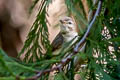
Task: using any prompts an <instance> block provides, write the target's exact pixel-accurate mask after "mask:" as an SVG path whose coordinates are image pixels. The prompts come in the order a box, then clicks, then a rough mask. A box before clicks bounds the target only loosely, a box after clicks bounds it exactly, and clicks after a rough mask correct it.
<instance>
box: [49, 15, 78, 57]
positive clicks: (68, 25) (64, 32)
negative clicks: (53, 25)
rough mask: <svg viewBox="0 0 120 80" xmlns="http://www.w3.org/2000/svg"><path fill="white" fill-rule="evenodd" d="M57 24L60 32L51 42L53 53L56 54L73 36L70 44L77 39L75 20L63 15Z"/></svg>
mask: <svg viewBox="0 0 120 80" xmlns="http://www.w3.org/2000/svg"><path fill="white" fill-rule="evenodd" d="M59 25H60V32H59V33H58V35H57V36H56V37H55V39H54V40H53V42H52V44H51V46H52V52H53V55H58V54H59V52H60V51H61V48H62V46H63V45H64V44H65V43H67V42H70V41H71V40H73V39H74V38H75V39H74V40H73V41H72V43H71V45H72V44H74V43H75V42H76V41H77V39H78V32H77V27H76V24H75V21H74V20H73V19H72V18H71V17H68V16H65V17H63V18H61V19H60V20H59Z"/></svg>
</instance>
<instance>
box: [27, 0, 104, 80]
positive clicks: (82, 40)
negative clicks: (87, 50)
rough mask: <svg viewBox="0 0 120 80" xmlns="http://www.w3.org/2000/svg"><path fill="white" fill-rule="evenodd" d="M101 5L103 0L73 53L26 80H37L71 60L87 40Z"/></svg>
mask: <svg viewBox="0 0 120 80" xmlns="http://www.w3.org/2000/svg"><path fill="white" fill-rule="evenodd" d="M101 6H102V1H101V0H100V1H99V3H98V7H97V10H96V13H95V15H94V17H93V19H92V21H91V22H90V24H89V25H88V29H87V31H86V33H85V34H84V36H83V37H82V39H81V40H80V41H79V42H78V44H77V45H76V46H75V48H74V50H73V53H72V54H70V55H68V56H67V57H66V58H64V59H62V60H61V62H60V63H59V64H58V65H57V66H56V67H54V68H51V69H46V70H43V71H36V72H37V74H36V75H35V76H33V77H31V78H27V79H26V80H37V79H38V78H40V77H41V76H42V75H43V74H46V73H49V72H52V71H55V70H60V69H61V68H62V67H63V66H64V65H65V64H66V63H68V62H69V61H70V60H71V58H72V56H73V55H75V54H77V53H78V52H79V47H80V46H81V45H82V44H83V43H84V42H85V40H86V38H87V36H88V34H89V32H90V29H91V28H92V25H93V24H94V22H95V20H96V18H97V16H98V15H99V13H100V11H101ZM81 50H82V48H81V49H80V51H81Z"/></svg>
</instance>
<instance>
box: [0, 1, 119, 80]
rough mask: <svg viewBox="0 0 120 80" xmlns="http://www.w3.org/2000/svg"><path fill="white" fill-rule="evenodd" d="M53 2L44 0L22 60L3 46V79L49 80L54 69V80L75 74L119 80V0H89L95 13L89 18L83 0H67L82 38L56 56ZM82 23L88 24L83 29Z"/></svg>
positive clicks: (0, 52)
mask: <svg viewBox="0 0 120 80" xmlns="http://www.w3.org/2000/svg"><path fill="white" fill-rule="evenodd" d="M38 1H39V0H35V2H34V3H33V6H32V8H34V6H35V5H36V3H37V2H38ZM52 1H54V0H41V4H40V9H39V13H38V15H37V17H36V20H35V22H34V24H33V26H32V27H31V29H30V32H29V34H28V36H27V40H26V41H25V43H24V47H23V49H22V50H21V52H20V54H19V56H21V55H22V54H25V58H24V60H23V61H20V60H17V59H14V58H11V57H9V56H7V55H6V53H5V52H4V51H3V50H2V49H0V80H16V79H17V80H19V79H20V80H48V79H49V78H50V77H49V76H50V72H52V71H55V74H54V78H53V79H54V80H74V76H75V75H76V74H78V75H79V76H80V78H81V79H80V80H120V54H119V53H120V31H119V30H120V6H119V5H120V0H86V1H87V4H88V6H89V12H90V11H92V13H93V14H92V15H91V16H90V17H92V18H91V19H90V20H89V21H88V20H87V18H86V13H85V10H84V8H83V5H82V2H81V0H65V4H66V6H67V8H68V13H69V14H70V15H73V16H74V17H75V19H76V21H77V22H78V24H77V25H78V26H79V29H80V30H79V31H80V32H79V35H80V38H79V40H78V41H77V42H76V43H75V44H74V45H72V47H70V46H69V45H70V43H71V42H69V43H66V44H65V45H64V46H63V48H62V51H61V52H60V54H59V55H57V56H53V55H52V50H51V49H52V48H51V45H50V41H49V40H48V36H49V33H48V28H47V20H46V14H47V12H46V7H47V6H48V5H49V4H50V3H51V2H52ZM94 1H96V4H94V3H93V2H94ZM76 6H77V7H76ZM78 7H79V8H80V10H82V13H81V11H79V9H78ZM79 22H82V24H84V25H85V28H84V30H83V29H82V28H81V24H80V23H79ZM40 41H41V42H40ZM40 43H41V44H40ZM83 43H85V44H86V46H85V49H84V51H82V52H81V51H79V50H78V48H79V47H80V46H81V45H82V44H83ZM67 47H68V48H67ZM43 48H44V50H46V54H43V52H42V51H43ZM65 48H66V49H67V50H66V49H65ZM68 52H69V53H71V54H67V53H68ZM66 54H67V55H66ZM76 56H77V57H79V58H80V59H79V63H78V64H75V63H74V60H75V58H76ZM53 65H55V67H53Z"/></svg>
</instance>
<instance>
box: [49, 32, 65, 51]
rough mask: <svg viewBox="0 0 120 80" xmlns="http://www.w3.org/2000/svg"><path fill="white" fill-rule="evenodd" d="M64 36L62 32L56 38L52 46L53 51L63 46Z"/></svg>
mask: <svg viewBox="0 0 120 80" xmlns="http://www.w3.org/2000/svg"><path fill="white" fill-rule="evenodd" d="M63 39H64V38H63V36H62V34H61V33H59V34H58V35H57V36H56V37H55V39H54V40H53V42H52V44H51V46H52V51H55V50H56V49H59V48H61V47H62V44H63V41H64V40H63Z"/></svg>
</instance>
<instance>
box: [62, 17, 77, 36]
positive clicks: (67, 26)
mask: <svg viewBox="0 0 120 80" xmlns="http://www.w3.org/2000/svg"><path fill="white" fill-rule="evenodd" d="M60 31H61V33H62V34H66V33H71V32H75V31H76V26H75V22H74V21H73V19H72V18H70V17H64V18H62V19H60Z"/></svg>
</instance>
